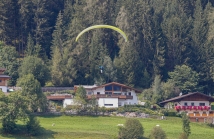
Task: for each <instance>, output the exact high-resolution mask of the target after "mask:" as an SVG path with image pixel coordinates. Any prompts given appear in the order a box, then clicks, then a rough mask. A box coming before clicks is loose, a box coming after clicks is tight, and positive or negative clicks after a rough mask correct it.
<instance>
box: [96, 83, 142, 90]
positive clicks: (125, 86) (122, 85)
mask: <svg viewBox="0 0 214 139" xmlns="http://www.w3.org/2000/svg"><path fill="white" fill-rule="evenodd" d="M108 85H118V86H121V87H124V88H128V89H131V90H135V92H136V93H142V91H140V90H137V89H135V88H132V87H130V86H127V85H124V84H120V83H117V82H111V83H107V84H103V85H100V86H96V87H94V88H93V89H96V88H100V87H105V86H108Z"/></svg>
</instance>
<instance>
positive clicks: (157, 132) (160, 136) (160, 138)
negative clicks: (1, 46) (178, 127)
mask: <svg viewBox="0 0 214 139" xmlns="http://www.w3.org/2000/svg"><path fill="white" fill-rule="evenodd" d="M149 138H150V139H166V134H165V132H164V131H163V129H162V128H161V127H159V126H155V127H154V128H153V129H152V131H151V133H150V136H149Z"/></svg>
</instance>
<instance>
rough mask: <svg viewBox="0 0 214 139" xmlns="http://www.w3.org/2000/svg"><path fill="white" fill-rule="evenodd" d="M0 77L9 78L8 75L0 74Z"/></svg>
mask: <svg viewBox="0 0 214 139" xmlns="http://www.w3.org/2000/svg"><path fill="white" fill-rule="evenodd" d="M0 77H2V78H10V76H8V75H3V74H2V75H0Z"/></svg>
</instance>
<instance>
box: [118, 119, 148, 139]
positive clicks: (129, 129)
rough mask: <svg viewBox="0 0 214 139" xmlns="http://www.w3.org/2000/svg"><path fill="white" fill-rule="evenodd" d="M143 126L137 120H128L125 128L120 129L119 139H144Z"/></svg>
mask: <svg viewBox="0 0 214 139" xmlns="http://www.w3.org/2000/svg"><path fill="white" fill-rule="evenodd" d="M143 134H144V130H143V126H142V125H141V123H140V121H139V120H137V119H127V120H126V123H125V125H124V126H120V127H119V133H118V138H119V139H143Z"/></svg>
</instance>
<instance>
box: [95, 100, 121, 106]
mask: <svg viewBox="0 0 214 139" xmlns="http://www.w3.org/2000/svg"><path fill="white" fill-rule="evenodd" d="M98 103H99V107H103V106H104V107H106V108H115V107H118V98H100V99H99V101H98ZM108 105H109V106H108ZM110 105H112V106H110Z"/></svg>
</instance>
